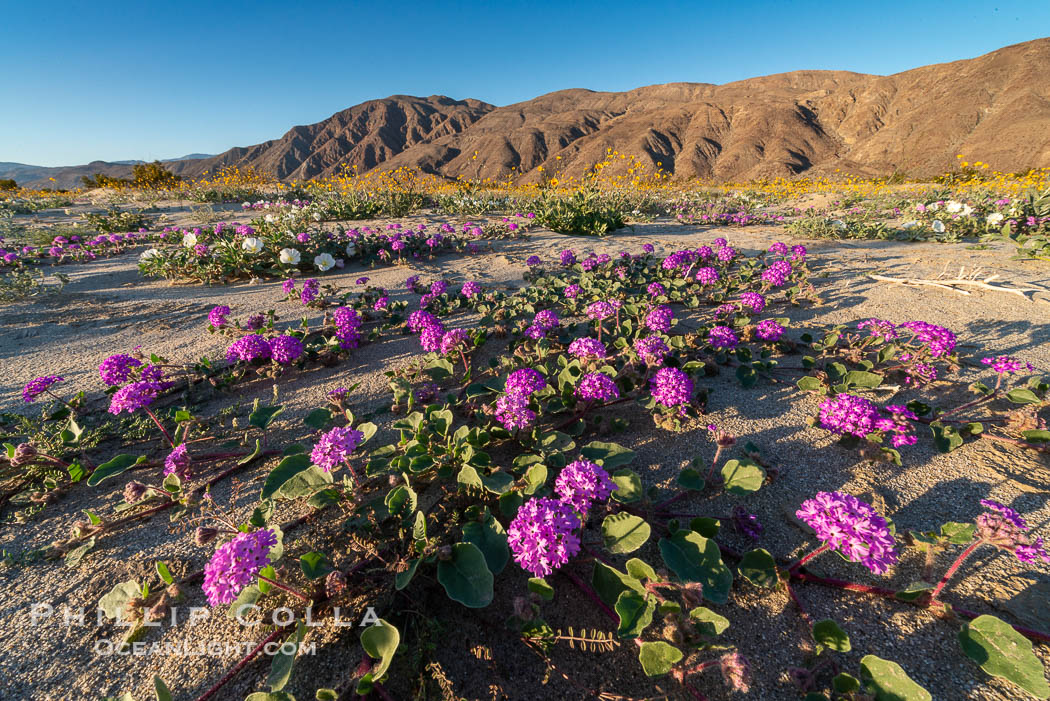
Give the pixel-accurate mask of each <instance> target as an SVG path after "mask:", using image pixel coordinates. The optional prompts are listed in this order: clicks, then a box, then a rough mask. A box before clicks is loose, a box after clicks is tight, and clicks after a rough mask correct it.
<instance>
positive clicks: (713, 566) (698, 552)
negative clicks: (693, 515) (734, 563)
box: [660, 530, 733, 604]
mask: <svg viewBox="0 0 1050 701" xmlns="http://www.w3.org/2000/svg"><path fill="white" fill-rule="evenodd" d="M660 554H661V555H662V556H663V559H664V563H666V564H667V567H668V568H669V569H670V570H671V571H672V572H674V573H675V575H677V577H678V578H679V579H680V580H682V581H683V582H700V584H702V585H703V592H704V598H705V599H707V600H708V601H713V602H714V603H716V604H724V603H725V602H726V601H727V600H728V599H729V588H730V587H731V586H732V584H733V573H732V572H730V571H729V568H728V567H726V566H725V563H723V562H722V555H721V553H720V552H719V551H718V545H716V544H715V542H714V541H713V540H709V539H707V538H705V537H703V536H702V535H700V534H699V533H696V532H695V531H686V530H680V531H678V532H677V533H675V534H674V535H673V536H671V537H669V538H661V539H660Z"/></svg>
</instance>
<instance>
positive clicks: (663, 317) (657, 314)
mask: <svg viewBox="0 0 1050 701" xmlns="http://www.w3.org/2000/svg"><path fill="white" fill-rule="evenodd" d="M673 318H674V311H673V310H672V309H671V308H670V307H669V306H667V305H666V304H661V305H660V306H658V307H656V308H654V309H653V310H652V311H651V312H649V313H648V314H647V315H646V316H645V326H646V328H648V329H649V330H650V331H659V332H662V333H667V332H668V331H670V330H671V319H673Z"/></svg>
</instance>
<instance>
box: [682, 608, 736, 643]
mask: <svg viewBox="0 0 1050 701" xmlns="http://www.w3.org/2000/svg"><path fill="white" fill-rule="evenodd" d="M689 620H691V621H692V622H693V623H694V624H695V625H696V628H697V630H698V631H700V633H701V634H702V635H710V636H715V635H721V634H722V633H724V632H725V631H726V629H727V628H729V619H728V618H726V617H725V616H722V615H720V614H717V613H715V612H714V611H712V610H711V609H709V608H706V607H704V606H697V607H696V608H695V609H693V610H692V611H690V612H689Z"/></svg>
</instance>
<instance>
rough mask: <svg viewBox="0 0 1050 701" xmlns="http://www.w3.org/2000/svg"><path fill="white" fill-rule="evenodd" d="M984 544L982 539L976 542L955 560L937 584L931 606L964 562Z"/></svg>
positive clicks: (931, 598)
mask: <svg viewBox="0 0 1050 701" xmlns="http://www.w3.org/2000/svg"><path fill="white" fill-rule="evenodd" d="M983 542H984V541H983V540H980V539H978V540H975V541H974V542H973V543H971V544H970V547H968V548H966V550H963V551H962V553H960V554H959V557H957V558H955V562H953V563H952V566H951V567H949V568H948V571H947V572H945V573H944V576H943V577H941V581H939V582H938V583H937V588H936V589H934V590H933V593H932V594H930V603H931V604H933V603H934V602H935V601H937V597H938V596H939V595H940V593H941V590H942V589H944V587H945V585H946V584H948V580H949V579H951V578H952V575H953V574H955V571H956V570H957V569H959V567H960V566H961V565H962V563H963V561H964V560H965V559H966V558H968V557H969V556H970V555H971V554H972V553H973V551H974V550H976V549H977V547H978V546H979V545H981V544H982V543H983Z"/></svg>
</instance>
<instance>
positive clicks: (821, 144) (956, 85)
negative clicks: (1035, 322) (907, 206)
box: [182, 39, 1050, 181]
mask: <svg viewBox="0 0 1050 701" xmlns="http://www.w3.org/2000/svg"><path fill="white" fill-rule="evenodd" d="M391 102H393V103H394V104H389V103H391ZM450 105H456V106H459V105H462V107H457V109H459V110H460V112H458V113H455V114H450V112H449V110H450V109H451V108H450ZM438 106H440V108H439V107H438ZM410 109H411V110H415V111H416V114H418V116H417V117H416V119H417V120H424V119H425V121H423V122H422V125H421V126H420V124H419V122H418V121H417V122H411V121H409V120H406V116H405V115H406V113H408V112H409V110H410ZM429 109H439V110H440V111H439V112H438V114H437V115H434V116H431V115H432V114H433V113H431V112H429V111H427V110H429ZM419 112H422V113H421V114H419ZM441 119H444V120H445V121H443V122H442V121H440V120H441ZM435 122H436V123H437V124H436V125H435ZM607 149H612V150H615V151H619V152H620V153H626V154H632V155H635V156H638V157H639V158H640V159H641V160H642V162H643V163H645V164H646V165H648V166H649V167H650V172H651V170H654V169H656V168H657V167H662V168H663V169H664V170H666V171H668V172H670V173H672V174H673V175H674V176H675V177H676V178H691V177H704V178H713V179H716V180H742V179H749V178H757V177H769V176H790V175H794V174H799V173H808V174H814V175H815V174H828V173H831V172H833V171H835V170H837V169H841V170H843V171H848V172H853V173H858V174H863V175H888V174H891V173H893V172H894V171H904V172H906V173H909V174H912V175H931V174H935V173H939V172H942V171H944V170H945V169H947V168H949V167H951V166H952V164H953V163H955V155H956V154H957V153H964V154H966V155H967V156H968V157H970V158H971V160H976V159H980V160H983V161H985V162H987V163H990V164H991V165H992V166H993V167H995V168H997V169H1000V170H1020V169H1024V168H1028V167H1038V166H1047V165H1050V39H1038V40H1035V41H1030V42H1026V43H1024V44H1017V45H1014V46H1009V47H1006V48H1003V49H1000V50H998V51H995V52H992V53H990V54H986V55H984V56H981V57H978V58H975V59H968V60H963V61H956V62H953V63H946V64H939V65H932V66H925V67H922V68H917V69H914V70H910V71H905V72H903V73H898V74H895V75H891V76H874V75H864V74H859V73H849V72H845V71H794V72H791V73H782V74H778V75H770V76H764V77H760V78H751V79H748V80H742V81H737V82H734V83H727V84H725V85H709V84H704V83H670V84H666V85H653V86H649V87H643V88H638V89H636V90H631V91H628V92H622V93H612V92H593V91H590V90H582V89H572V90H561V91H558V92H554V93H550V94H547V95H542V96H540V97H537V98H535V99H532V100H528V101H526V102H520V103H517V104H514V105H507V106H505V107H492V106H491V105H487V104H485V103H480V102H477V101H471V100H468V101H464V102H463V103H457V102H454V101H451V100H449V99H448V98H436V97H430V98H426V99H425V100H421V99H419V98H407V97H404V96H396V97H394V98H389V99H388V100H377V101H372V102H367V103H363V104H362V105H358V106H357V107H353V108H351V109H350V110H346V111H345V112H340V113H339V114H337V115H333V117H331V118H330V119H328V120H325V121H324V122H319V123H318V124H314V125H310V126H308V127H296V128H295V129H293V130H292V131H290V132H288V134H286V135H285V136H284V137H283V138H282V139H279V140H276V141H271V142H267V143H265V144H260V145H259V146H254V147H249V148H247V149H234V150H232V151H229V152H227V153H226V154H222V155H221V156H218V157H216V158H215V159H208V160H205V161H196V162H189V163H185V164H183V167H182V172H185V173H187V174H199V173H201V172H203V171H204V170H206V169H209V168H213V167H215V165H217V164H228V163H236V164H239V165H252V166H254V167H256V168H257V169H262V170H265V171H268V172H271V173H274V174H276V175H277V176H278V177H281V178H286V179H289V178H304V177H314V176H325V175H332V174H334V173H336V172H338V170H339V168H340V167H341V166H342V165H343V164H348V165H356V166H357V167H358V172H364V171H365V170H367V169H370V168H374V167H380V168H383V169H392V168H397V167H400V166H407V167H413V168H419V169H421V170H423V171H425V172H430V173H436V174H440V175H444V176H448V177H456V176H464V177H503V176H505V175H506V174H507V173H508V172H513V173H515V174H516V175H515V177H516V178H517V179H519V180H525V181H529V180H537V179H539V178H540V177H541V175H540V171H539V170H538V167H539V166H543V167H544V172H545V173H547V174H550V173H555V172H560V173H562V174H563V175H580V174H581V173H583V172H585V171H586V170H587V168H588V167H590V166H591V165H592V164H593V163H595V162H597V161H599V160H601V159H602V158H604V157H605V155H606V152H607ZM475 155H476V158H475ZM658 164H659V165H658ZM617 165H619V164H617ZM623 165H624V167H626V162H624V163H623ZM615 169H616V165H614V166H611V167H610V170H612V171H614V172H615Z"/></svg>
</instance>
